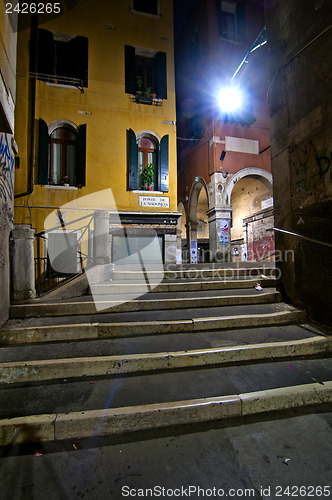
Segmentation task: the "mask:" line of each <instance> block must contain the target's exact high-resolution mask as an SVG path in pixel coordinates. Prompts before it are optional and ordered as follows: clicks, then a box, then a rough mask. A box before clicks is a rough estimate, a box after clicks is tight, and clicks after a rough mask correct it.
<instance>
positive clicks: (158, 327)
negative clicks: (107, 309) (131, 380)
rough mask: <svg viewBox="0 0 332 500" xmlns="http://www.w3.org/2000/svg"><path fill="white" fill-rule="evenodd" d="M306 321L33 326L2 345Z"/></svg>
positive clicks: (273, 318) (294, 313) (268, 316)
mask: <svg viewBox="0 0 332 500" xmlns="http://www.w3.org/2000/svg"><path fill="white" fill-rule="evenodd" d="M305 320H306V312H305V311H300V310H296V309H293V308H288V309H287V310H285V311H279V312H275V313H264V314H246V315H238V316H224V317H213V318H211V317H210V318H194V319H189V320H172V321H143V322H138V321H137V322H136V321H130V322H127V323H125V322H122V323H80V324H73V325H53V326H31V327H26V328H10V329H7V330H5V329H3V330H1V331H0V345H1V344H3V345H10V344H26V343H33V342H57V341H60V342H65V341H68V342H69V341H72V340H82V339H85V340H86V339H92V340H93V339H98V338H112V337H123V338H125V337H135V336H142V335H154V334H169V333H195V332H202V331H206V330H209V331H210V330H220V329H235V328H254V327H256V326H272V325H274V326H275V325H285V324H290V323H300V322H304V321H305Z"/></svg>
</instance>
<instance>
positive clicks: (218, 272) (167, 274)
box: [112, 267, 276, 281]
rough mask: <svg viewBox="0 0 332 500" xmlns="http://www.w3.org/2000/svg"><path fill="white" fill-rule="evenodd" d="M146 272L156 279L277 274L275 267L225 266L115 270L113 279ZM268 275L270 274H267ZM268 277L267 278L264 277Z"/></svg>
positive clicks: (130, 277) (129, 277) (128, 277)
mask: <svg viewBox="0 0 332 500" xmlns="http://www.w3.org/2000/svg"><path fill="white" fill-rule="evenodd" d="M145 274H147V275H148V277H149V279H150V278H153V279H155V280H158V279H160V280H162V279H187V278H193V277H194V278H198V279H200V278H201V279H202V278H219V277H220V278H223V277H229V276H230V277H234V276H244V277H249V278H254V279H258V278H261V276H262V274H265V275H266V277H267V278H271V277H273V276H275V275H276V269H275V268H268V269H265V268H264V267H257V268H255V267H243V268H224V269H195V268H194V269H183V270H180V271H177V270H170V271H167V270H166V271H160V270H147V271H143V270H141V271H133V270H131V271H117V270H115V271H113V273H112V278H113V279H121V280H131V281H132V280H137V279H144V276H145ZM267 275H268V276H267ZM262 279H266V278H262Z"/></svg>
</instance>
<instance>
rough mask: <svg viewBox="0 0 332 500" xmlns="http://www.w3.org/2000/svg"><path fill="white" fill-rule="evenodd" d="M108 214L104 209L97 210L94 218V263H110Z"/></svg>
mask: <svg viewBox="0 0 332 500" xmlns="http://www.w3.org/2000/svg"><path fill="white" fill-rule="evenodd" d="M109 221H110V215H109V213H108V212H107V211H106V210H97V211H96V213H95V220H94V231H93V253H94V262H95V264H96V265H102V264H109V263H110V236H109V234H110V222H109Z"/></svg>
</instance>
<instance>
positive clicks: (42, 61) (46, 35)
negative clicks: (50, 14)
mask: <svg viewBox="0 0 332 500" xmlns="http://www.w3.org/2000/svg"><path fill="white" fill-rule="evenodd" d="M53 58H54V42H53V33H51V31H47V30H43V29H39V30H38V34H37V72H38V79H39V80H43V81H49V80H50V75H52V74H53V73H54V71H53ZM32 64H33V61H32V60H30V65H32ZM30 71H33V72H34V71H36V69H35V68H34V67H30Z"/></svg>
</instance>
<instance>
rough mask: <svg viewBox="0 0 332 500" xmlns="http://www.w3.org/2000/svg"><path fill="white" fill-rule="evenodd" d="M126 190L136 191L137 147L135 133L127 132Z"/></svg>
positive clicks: (130, 130)
mask: <svg viewBox="0 0 332 500" xmlns="http://www.w3.org/2000/svg"><path fill="white" fill-rule="evenodd" d="M127 149H128V151H127V157H128V189H131V190H132V189H138V146H137V143H136V135H135V132H134V131H133V130H132V129H131V128H130V129H129V130H127Z"/></svg>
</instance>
